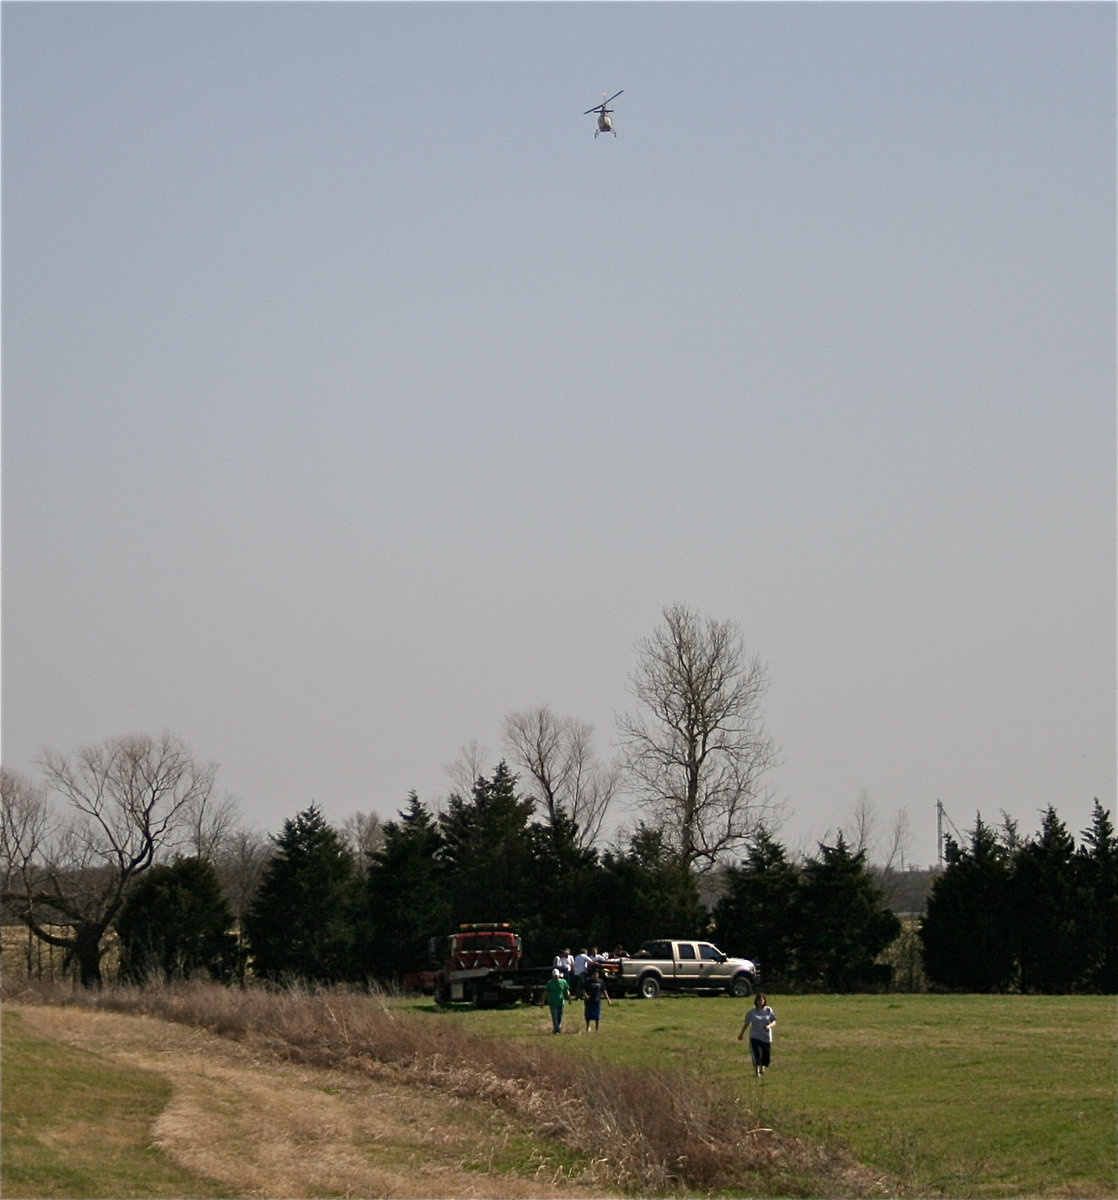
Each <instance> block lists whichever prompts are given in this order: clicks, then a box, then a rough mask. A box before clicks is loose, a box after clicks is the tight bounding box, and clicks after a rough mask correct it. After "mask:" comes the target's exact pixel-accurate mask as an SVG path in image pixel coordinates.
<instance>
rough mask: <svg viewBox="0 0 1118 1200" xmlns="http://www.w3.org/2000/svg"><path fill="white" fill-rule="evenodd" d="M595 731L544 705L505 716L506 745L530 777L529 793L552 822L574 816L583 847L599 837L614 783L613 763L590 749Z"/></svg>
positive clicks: (613, 789) (615, 787)
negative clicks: (608, 763)
mask: <svg viewBox="0 0 1118 1200" xmlns="http://www.w3.org/2000/svg"><path fill="white" fill-rule="evenodd" d="M593 732H594V729H593V726H592V725H588V724H587V723H586V722H585V721H577V720H575V719H574V718H573V717H559V716H556V715H555V713H554V712H552V710H551V709H550V708H549V707H548V706H547V705H541V706H540V707H538V708H532V709H529V710H528V711H526V712H514V713H509V715H508V716H507V717H505V726H504V739H505V747H506V749H507V750H508V752H509V754H510V756H511V757H512V759H513V761H514V762H515V763H516V765H517V766H519V767H522V768H523V769H524V770H525V771H526V772H527V773H528V775H529V776H530V777H531V781H532V782H531V784H530V785H529V793H530V794H531V795H532V799H533V800H535V801H536V803H537V804H540V805H542V806H543V808H544V809H545V810H546V812H547V816H548V820H549V821H550V823H551V825H552V826H555V825H556V824H557V823H558V822H559V821H560V819H562V818H567V819H570V820H572V821H574V822H575V824H576V825H577V827H578V834H577V839H578V844H579V845H580V846H582V847H589V846H592V845H593V844H594V843H595V842H596V841H597V839H598V837H599V835H600V834H601V831H602V823H603V822H604V821H605V818H606V813H607V811H608V809H609V805H610V801H611V800H612V799H613V797H614V794H615V793H616V791H617V786H618V771H617V769H616V768H615V767H608V766H605V765H603V764H602V763H600V762H599V761H598V759H597V757H596V756H595V754H594V750H593V745H592V741H591V735H592V734H593Z"/></svg>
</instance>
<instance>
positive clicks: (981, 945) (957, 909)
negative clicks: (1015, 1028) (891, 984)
mask: <svg viewBox="0 0 1118 1200" xmlns="http://www.w3.org/2000/svg"><path fill="white" fill-rule="evenodd" d="M944 857H945V863H946V867H945V869H944V871H943V873H942V875H940V876H939V877H938V878H937V879H936V880H935V882H934V883H933V885H932V890H931V894H930V896H929V897H928V905H927V912H926V913H925V915H924V918H923V920H922V922H921V924H920V941H921V943H922V947H923V955H924V968H925V971H926V972H927V975H928V978H929V980H930V981H931V982H932V983H933V984H935V985H937V986H940V987H944V988H952V989H956V990H960V991H968V992H1007V991H1024V992H1053V993H1061V992H1078V991H1091V992H1105V993H1113V992H1118V837H1116V836H1115V830H1114V824H1113V822H1112V820H1111V816H1110V812H1109V811H1108V810H1107V809H1104V808H1103V806H1102V805H1101V804H1100V803H1099V801H1098V799H1096V800H1095V802H1094V807H1093V810H1092V814H1091V824H1090V826H1089V827H1088V828H1087V829H1086V830H1084V831H1083V834H1082V841H1081V842H1080V844H1079V846H1078V847H1077V846H1076V844H1075V839H1074V837H1073V836H1072V835H1071V833H1070V832H1069V831H1068V828H1067V826H1066V825H1065V823H1064V822H1063V821H1062V820H1061V819H1060V817H1059V816H1058V815H1057V813H1056V810H1055V809H1054V808H1051V807H1050V808H1049V809H1048V810H1047V811H1046V812H1045V813H1044V815H1043V819H1042V821H1041V827H1040V831H1039V833H1038V834H1037V835H1036V837H1034V838H1031V839H1024V838H1022V837H1021V835H1020V833H1019V831H1018V829H1017V826H1016V824H1015V823H1014V822H1012V821H1008V820H1007V821H1005V822H1003V825H1002V827H1001V828H1000V829H997V828H994V827H992V826H990V825H988V824H986V823H984V822H983V821H982V818H981V815H979V816H978V817H977V818H976V820H975V825H974V828H973V830H971V831H970V835H969V841H968V842H967V843H966V844H962V843H961V842H960V841H956V840H953V839H949V840H948V841H947V844H946V847H945V854H944Z"/></svg>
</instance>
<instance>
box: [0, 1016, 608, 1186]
mask: <svg viewBox="0 0 1118 1200" xmlns="http://www.w3.org/2000/svg"><path fill="white" fill-rule="evenodd" d="M12 1007H13V1008H14V1009H17V1010H18V1011H19V1013H20V1014H21V1016H22V1018H23V1024H24V1027H25V1028H26V1030H27V1032H28V1033H29V1034H32V1035H34V1036H36V1037H42V1038H48V1039H51V1040H53V1041H58V1042H64V1043H67V1044H69V1045H72V1046H77V1047H80V1048H81V1049H83V1050H89V1051H93V1052H95V1053H97V1054H102V1055H104V1056H106V1057H107V1058H111V1059H117V1060H119V1061H121V1062H125V1063H128V1064H129V1065H131V1066H137V1067H142V1068H144V1069H146V1070H150V1071H156V1072H158V1073H159V1074H160V1075H163V1076H164V1077H165V1078H167V1079H169V1080H170V1081H171V1083H172V1085H173V1092H172V1096H171V1100H170V1102H169V1103H168V1105H167V1107H166V1109H165V1110H164V1112H163V1113H162V1115H161V1116H160V1117H159V1119H158V1121H157V1122H156V1125H155V1128H154V1130H153V1133H152V1140H153V1142H154V1143H155V1144H156V1145H158V1146H159V1147H160V1148H161V1149H163V1150H164V1151H165V1152H166V1153H167V1154H169V1155H170V1156H171V1157H172V1158H173V1159H174V1160H175V1161H176V1162H177V1163H179V1164H180V1165H181V1166H183V1167H185V1168H187V1169H188V1170H191V1171H195V1172H198V1173H200V1174H203V1175H207V1176H210V1177H211V1178H214V1179H218V1180H220V1181H221V1182H222V1183H224V1184H225V1185H226V1186H227V1187H229V1188H230V1189H232V1190H233V1191H235V1192H236V1193H237V1194H239V1195H242V1196H252V1197H256V1196H259V1197H274V1198H275V1200H286V1198H289V1197H291V1198H296V1197H310V1196H325V1195H333V1196H352V1195H357V1196H364V1197H370V1198H373V1197H399V1198H400V1200H415V1198H421V1197H445V1198H447V1200H452V1198H458V1197H463V1198H465V1197H493V1198H494V1200H504V1198H507V1197H545V1196H563V1197H566V1196H570V1197H575V1196H601V1195H603V1193H601V1192H595V1191H592V1190H589V1189H587V1188H585V1187H580V1186H576V1185H572V1184H570V1183H568V1182H567V1181H566V1179H565V1178H564V1177H563V1176H562V1174H561V1172H559V1171H558V1170H557V1167H556V1164H554V1163H548V1162H547V1161H545V1160H544V1159H543V1157H542V1156H541V1155H537V1160H538V1169H537V1172H536V1174H535V1175H523V1174H521V1175H509V1174H506V1173H504V1172H505V1171H506V1170H507V1169H508V1165H509V1164H510V1163H511V1162H517V1163H523V1162H524V1161H525V1160H526V1159H527V1158H528V1151H526V1149H525V1146H526V1144H527V1143H526V1142H525V1141H523V1140H521V1139H519V1138H518V1135H517V1133H516V1130H515V1128H514V1127H512V1126H511V1125H509V1124H508V1123H507V1122H506V1121H505V1119H504V1117H503V1116H501V1114H499V1113H495V1111H494V1110H493V1109H491V1108H489V1107H487V1106H483V1105H481V1104H478V1103H472V1102H467V1101H461V1100H456V1099H454V1098H452V1097H448V1096H445V1095H442V1094H441V1093H437V1092H434V1091H432V1090H430V1089H427V1088H410V1087H403V1086H398V1085H391V1084H386V1083H385V1082H383V1081H378V1080H374V1079H370V1078H367V1077H364V1076H361V1075H358V1074H357V1073H354V1072H340V1071H327V1070H322V1069H320V1068H313V1067H303V1066H295V1065H291V1064H288V1063H281V1062H277V1061H275V1060H272V1059H262V1058H260V1057H258V1056H257V1055H255V1054H254V1052H253V1050H252V1049H251V1048H250V1047H247V1046H243V1045H241V1044H239V1043H237V1042H232V1041H229V1040H226V1039H224V1038H220V1037H217V1036H216V1035H213V1034H208V1033H205V1032H203V1031H201V1030H198V1029H192V1028H188V1027H186V1026H182V1025H174V1024H171V1023H169V1022H165V1021H159V1020H156V1019H154V1018H149V1017H135V1016H125V1015H121V1014H117V1013H107V1012H95V1011H89V1010H85V1009H77V1008H53V1007H38V1006H25V1005H13V1006H12ZM491 1167H492V1168H493V1171H491V1170H490V1168H491Z"/></svg>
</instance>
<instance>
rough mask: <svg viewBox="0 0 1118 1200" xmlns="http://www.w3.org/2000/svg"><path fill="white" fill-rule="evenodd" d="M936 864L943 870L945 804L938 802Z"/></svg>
mask: <svg viewBox="0 0 1118 1200" xmlns="http://www.w3.org/2000/svg"><path fill="white" fill-rule="evenodd" d="M936 862H937V864H938V865H939V869H940V870H941V871H942V870H943V802H942V801H941V800H939V799H937V800H936Z"/></svg>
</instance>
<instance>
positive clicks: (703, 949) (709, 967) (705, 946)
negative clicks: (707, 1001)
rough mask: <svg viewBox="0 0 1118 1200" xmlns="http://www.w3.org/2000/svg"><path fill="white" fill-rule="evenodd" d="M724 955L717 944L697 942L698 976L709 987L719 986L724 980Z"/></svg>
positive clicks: (725, 975)
mask: <svg viewBox="0 0 1118 1200" xmlns="http://www.w3.org/2000/svg"><path fill="white" fill-rule="evenodd" d="M725 961H726V960H725V957H724V956H723V954H722V952H721V951H720V950H719V949H718V947H717V946H712V945H711V944H710V943H709V942H700V943H699V977H700V979H702V981H703V983H704V984H709V986H710V987H719V986H721V984H722V983H723V982H724V981H725V980H726V978H727V974H726V968H725V967H723V965H722V964H723V963H724V962H725Z"/></svg>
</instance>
